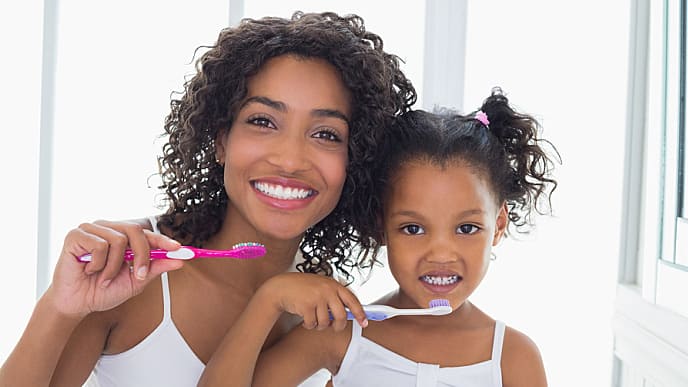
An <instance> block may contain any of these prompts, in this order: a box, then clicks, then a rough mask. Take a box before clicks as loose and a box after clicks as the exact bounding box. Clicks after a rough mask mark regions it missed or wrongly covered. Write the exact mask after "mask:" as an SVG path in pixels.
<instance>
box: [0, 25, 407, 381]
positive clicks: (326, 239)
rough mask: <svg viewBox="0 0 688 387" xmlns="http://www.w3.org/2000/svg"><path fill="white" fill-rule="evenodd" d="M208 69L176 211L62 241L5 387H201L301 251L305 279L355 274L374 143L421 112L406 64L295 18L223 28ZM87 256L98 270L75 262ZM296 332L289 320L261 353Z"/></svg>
mask: <svg viewBox="0 0 688 387" xmlns="http://www.w3.org/2000/svg"><path fill="white" fill-rule="evenodd" d="M197 68H198V73H197V74H196V75H195V76H194V77H193V79H191V80H190V81H188V82H187V83H186V84H185V90H184V93H183V94H182V96H181V98H180V99H178V100H173V101H172V103H171V113H170V114H169V116H168V117H167V120H166V124H165V129H166V131H167V134H168V135H169V141H168V142H167V144H165V146H164V148H163V156H162V157H161V158H160V161H161V168H162V170H161V175H162V179H163V186H162V187H161V188H163V189H164V192H165V193H166V196H167V200H168V204H169V208H168V210H167V212H166V213H165V214H164V215H162V216H161V217H160V218H157V219H155V218H154V219H151V220H150V221H148V220H141V221H135V222H105V221H100V222H95V223H92V224H83V225H81V226H79V227H78V228H76V229H74V230H72V231H71V232H70V233H69V234H68V235H67V237H66V239H65V242H64V248H63V251H62V254H61V256H60V258H59V261H58V264H57V266H56V268H55V273H54V277H53V282H52V284H51V286H50V288H49V289H48V290H47V291H46V292H45V294H44V295H43V296H42V297H41V299H40V300H39V301H38V303H37V305H36V308H35V310H34V313H33V315H32V317H31V320H30V321H29V324H28V326H27V328H26V330H25V332H24V334H23V336H22V338H21V339H20V341H19V343H18V344H17V346H16V348H15V349H14V351H13V352H12V354H11V355H10V356H9V358H8V359H7V360H6V362H5V364H4V365H3V367H2V369H1V370H0V385H1V386H24V385H30V386H43V385H48V384H50V385H59V386H77V385H81V384H82V383H83V382H84V380H86V378H87V377H88V376H89V374H90V373H91V371H92V370H94V368H95V372H94V375H95V377H96V379H97V380H98V382H99V384H100V386H101V387H105V386H192V385H196V383H197V381H198V379H199V377H200V375H201V372H202V370H203V368H204V366H205V363H206V362H207V361H208V360H209V359H210V357H211V355H212V354H213V352H214V351H215V349H216V347H217V345H218V344H219V343H220V342H221V340H222V337H223V336H224V334H225V333H226V331H227V330H228V328H229V327H231V326H232V324H233V323H234V321H235V320H236V318H237V317H238V316H239V315H240V313H241V311H242V310H243V308H244V307H245V306H246V304H247V303H248V301H249V299H250V297H251V295H252V294H253V293H255V291H256V289H257V288H258V287H259V286H260V285H261V284H262V283H263V282H264V281H265V280H266V279H268V278H270V277H272V276H274V275H276V274H278V273H283V272H286V271H290V270H292V266H293V265H294V264H295V255H296V254H297V251H298V250H299V247H300V250H301V253H302V255H303V261H301V262H298V263H299V268H300V269H301V270H302V271H306V272H319V273H325V274H330V273H332V271H333V270H334V269H338V271H339V272H342V270H345V269H346V267H348V265H349V262H348V261H347V260H348V259H347V257H348V255H349V249H350V247H351V245H352V241H353V240H355V238H356V235H357V233H359V232H361V233H366V232H367V231H366V230H365V227H368V226H367V224H366V223H365V222H360V221H359V219H360V218H362V217H364V216H365V209H366V208H367V206H368V203H367V202H368V198H369V197H370V196H371V195H372V193H373V192H374V191H373V187H374V184H372V176H371V174H370V171H371V170H372V169H373V166H374V165H376V164H375V163H376V159H375V155H376V154H377V153H378V152H377V143H378V142H379V140H380V139H381V138H383V137H385V136H387V135H388V130H389V127H390V124H391V119H392V118H393V117H394V116H395V114H397V113H399V112H403V111H405V110H407V109H408V108H409V106H410V105H411V104H412V103H413V102H414V101H415V91H414V90H413V87H412V86H411V84H410V82H409V81H408V80H407V79H406V77H405V76H404V74H403V73H402V72H401V71H400V70H399V63H398V59H397V58H396V57H395V56H393V55H391V54H388V53H386V52H385V51H383V50H382V40H381V39H380V38H379V37H378V36H377V35H375V34H373V33H370V32H368V31H366V30H365V28H364V24H363V21H362V20H361V19H360V18H359V17H357V16H347V17H340V16H338V15H336V14H333V13H323V14H301V13H296V14H295V15H294V16H293V18H292V19H281V18H264V19H260V20H249V19H247V20H244V21H242V22H241V24H240V25H239V26H238V27H236V28H228V29H225V30H223V31H222V32H221V33H220V35H219V38H218V40H217V42H216V44H215V45H213V46H212V47H210V49H209V51H207V52H206V53H205V54H204V55H203V56H202V57H201V58H200V59H199V61H198V64H197ZM151 230H152V231H151ZM158 230H159V231H158ZM173 239H174V240H173ZM247 241H251V242H260V243H262V244H264V245H265V246H266V248H267V251H268V253H267V255H265V256H264V257H262V258H259V259H255V260H247V261H241V260H228V259H217V260H208V259H204V260H193V261H189V262H185V263H184V264H182V263H181V262H179V261H165V260H156V261H154V262H152V263H149V259H148V257H149V249H150V248H163V249H168V250H171V249H176V248H178V247H179V243H180V242H181V243H182V244H185V245H194V246H198V247H204V248H210V249H229V248H230V247H231V246H232V245H234V244H236V243H239V242H247ZM127 247H130V248H131V249H132V250H133V251H134V252H135V258H134V261H133V263H132V264H131V266H130V265H129V263H128V262H124V261H123V252H124V249H125V248H127ZM85 253H91V254H92V256H93V261H92V262H91V263H88V264H83V263H80V262H77V260H76V257H77V256H80V255H82V254H85ZM175 269H176V270H175ZM170 270H175V271H172V272H170V273H169V274H164V275H162V276H160V273H162V272H167V271H170ZM148 284H150V285H151V286H147V285H148ZM297 323H298V321H295V320H293V319H289V318H284V319H281V320H280V321H278V322H277V324H275V327H274V329H272V332H271V334H270V336H269V338H268V339H267V340H266V342H267V344H266V345H270V344H271V343H272V342H273V341H274V340H275V339H277V338H279V337H280V336H281V335H283V334H284V333H285V332H287V331H288V330H289V329H291V328H292V327H293V326H294V325H295V324H297ZM323 383H324V382H323ZM321 385H322V384H321Z"/></svg>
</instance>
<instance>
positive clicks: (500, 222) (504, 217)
mask: <svg viewBox="0 0 688 387" xmlns="http://www.w3.org/2000/svg"><path fill="white" fill-rule="evenodd" d="M508 225H509V209H508V208H507V206H506V202H504V203H502V206H501V208H500V209H499V213H498V214H497V221H496V223H495V232H494V238H493V239H492V246H496V245H497V244H498V243H499V241H500V240H502V237H503V236H504V233H505V232H506V226H508Z"/></svg>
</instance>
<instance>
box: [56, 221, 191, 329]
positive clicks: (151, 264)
mask: <svg viewBox="0 0 688 387" xmlns="http://www.w3.org/2000/svg"><path fill="white" fill-rule="evenodd" d="M179 246H180V244H179V242H177V241H174V240H172V239H170V238H168V237H166V236H165V235H162V234H156V233H153V232H151V231H149V230H145V229H144V228H143V227H141V226H140V225H138V224H135V223H129V222H107V221H97V222H94V223H84V224H82V225H80V226H79V227H78V228H75V229H73V230H71V231H70V232H69V233H68V234H67V237H66V238H65V241H64V246H63V248H62V253H61V254H60V258H59V260H58V262H57V266H56V267H55V273H54V275H53V282H52V284H51V285H50V288H49V289H48V291H47V292H46V295H47V296H48V297H49V298H50V300H51V302H52V303H53V306H54V307H55V308H56V309H57V311H58V312H60V313H63V314H65V315H69V316H75V317H80V318H83V317H84V316H86V315H87V314H89V313H91V312H96V311H104V310H108V309H112V308H114V307H116V306H117V305H119V304H121V303H123V302H124V301H126V300H128V299H130V298H131V297H133V296H135V295H137V294H139V293H141V292H142V291H143V289H144V287H145V286H146V285H147V284H148V283H149V282H150V281H151V280H152V279H153V278H155V277H156V276H158V275H160V274H161V273H163V272H166V271H170V270H175V269H178V268H180V267H181V266H182V265H183V262H181V261H177V260H167V259H160V260H153V261H151V260H150V259H149V252H150V249H152V248H161V249H165V250H175V249H178V248H179ZM127 248H131V249H132V250H133V251H134V255H135V258H134V261H132V262H131V264H132V266H131V267H130V263H129V262H126V261H124V250H125V249H127ZM88 253H90V254H91V255H92V260H91V262H88V263H83V262H79V261H78V260H77V257H79V256H81V255H83V254H88Z"/></svg>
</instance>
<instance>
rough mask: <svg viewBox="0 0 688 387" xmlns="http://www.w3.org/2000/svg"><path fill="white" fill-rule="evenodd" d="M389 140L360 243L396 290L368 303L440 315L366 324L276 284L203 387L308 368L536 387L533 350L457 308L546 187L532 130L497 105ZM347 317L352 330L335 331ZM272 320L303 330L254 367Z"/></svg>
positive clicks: (337, 379)
mask: <svg viewBox="0 0 688 387" xmlns="http://www.w3.org/2000/svg"><path fill="white" fill-rule="evenodd" d="M395 126H396V130H395V136H394V137H393V138H391V139H390V141H389V144H388V145H389V148H388V150H387V155H388V158H387V162H386V163H385V164H384V165H383V166H382V168H381V171H382V177H383V179H384V181H385V183H383V189H381V190H380V194H379V195H380V197H381V199H383V200H382V201H376V203H378V204H380V203H382V204H380V205H376V206H375V207H374V208H373V214H378V219H379V220H380V221H381V227H380V228H379V230H380V232H379V233H378V234H371V235H362V236H361V237H362V238H366V237H371V238H373V239H374V240H376V241H377V242H378V245H386V247H387V253H388V260H389V267H390V270H391V271H392V274H393V275H394V278H395V279H396V281H397V282H398V284H399V288H398V289H397V290H396V291H394V292H392V293H390V294H388V295H387V296H385V297H384V298H382V299H381V300H379V302H378V303H380V304H385V305H389V306H392V307H396V308H427V307H428V305H429V303H430V302H431V301H432V300H436V299H443V300H447V301H448V302H449V304H450V305H451V307H452V310H453V311H452V312H451V314H448V315H444V316H403V317H394V318H391V319H388V320H385V321H380V322H374V321H370V322H369V321H368V320H366V317H365V314H364V313H363V310H362V307H361V305H360V304H359V302H358V301H357V299H356V297H355V296H354V295H353V294H352V293H351V292H350V291H348V290H347V289H346V288H345V287H343V286H341V285H339V284H338V283H336V282H335V281H333V280H331V279H328V278H319V277H317V276H313V275H309V274H298V273H291V274H282V275H278V276H275V277H273V278H271V279H270V280H268V281H267V282H266V283H265V284H264V285H263V286H262V287H261V288H260V289H259V290H258V292H257V293H256V294H255V296H254V297H253V298H252V300H251V302H250V303H249V305H248V306H247V307H246V309H245V310H244V313H243V314H242V316H241V317H240V319H239V320H238V321H237V322H236V323H235V324H234V326H233V327H232V329H231V330H230V332H229V333H228V334H227V336H226V337H225V340H224V341H223V344H221V346H220V348H219V349H218V352H216V354H215V356H214V357H213V359H212V361H211V362H210V363H209V364H208V367H207V368H206V370H205V372H204V375H203V377H202V378H201V383H200V385H201V386H212V385H218V386H219V385H226V384H227V383H226V381H228V380H230V381H237V382H236V383H234V382H233V383H231V385H247V386H248V385H252V386H268V385H275V382H276V381H279V382H278V384H279V385H280V386H289V385H296V384H298V383H299V382H300V381H301V380H303V379H304V378H306V377H307V376H308V375H310V374H311V373H313V372H314V371H316V370H318V369H320V368H327V369H328V370H329V371H330V372H331V373H332V374H333V375H334V376H333V379H332V382H333V385H334V386H335V387H341V386H412V385H413V386H468V387H472V386H505V387H518V386H523V387H538V386H545V385H546V380H545V372H544V369H543V364H542V361H541V358H540V355H539V351H538V349H537V347H536V346H535V344H534V343H533V342H532V341H531V340H530V339H529V338H528V337H527V336H526V335H524V334H523V333H520V332H518V331H516V330H515V329H513V328H510V327H505V325H504V323H502V322H500V321H496V320H494V319H493V318H491V317H490V316H488V315H486V314H485V313H483V312H482V311H481V310H480V309H478V307H477V306H475V305H473V304H472V303H471V302H470V301H469V300H468V299H469V296H470V295H471V294H472V293H473V291H474V290H475V289H476V288H477V287H478V285H479V284H480V282H481V281H482V279H483V277H484V276H485V274H486V272H487V268H488V266H489V263H490V256H491V248H492V246H494V245H496V244H497V243H499V241H500V239H501V238H502V237H503V236H504V234H505V233H506V232H507V227H508V225H509V224H511V226H513V228H512V229H513V230H516V231H518V230H519V228H520V226H526V225H527V224H528V223H529V221H530V215H531V213H532V212H533V211H534V210H538V209H539V207H538V203H542V201H541V199H549V196H550V195H551V189H553V188H554V187H556V182H555V181H554V180H552V179H551V178H549V177H548V175H549V172H550V169H551V168H550V167H551V165H552V161H551V159H550V158H548V156H547V154H546V153H545V151H544V149H543V148H541V144H544V143H543V140H540V139H538V137H537V123H536V121H535V120H534V119H533V118H532V117H529V116H527V115H522V114H519V113H517V112H515V111H514V110H512V108H511V107H510V106H509V104H508V101H507V98H506V97H505V96H503V95H502V94H501V93H500V92H498V91H495V92H494V93H493V94H492V95H491V96H490V97H489V98H487V100H486V101H485V102H484V104H483V106H482V107H481V110H480V111H478V112H477V113H474V114H470V115H468V116H460V115H457V114H453V113H450V112H444V113H442V114H440V115H434V114H430V113H425V112H422V111H414V112H410V113H407V114H405V115H404V116H402V117H401V118H399V119H398V120H397V122H396V124H395ZM548 203H549V202H548V200H545V201H544V203H542V204H546V205H548ZM547 208H548V207H547ZM373 218H374V216H373ZM345 306H346V307H348V308H350V310H351V312H352V313H353V314H354V316H355V317H356V319H357V320H358V322H357V323H348V322H346V311H345V309H344V307H345ZM283 312H289V313H292V314H297V315H300V316H302V317H303V328H296V329H295V330H294V331H292V332H291V333H289V334H288V335H287V336H286V337H284V338H283V339H282V340H281V341H280V342H278V343H277V344H275V345H274V346H273V347H271V348H270V349H268V350H267V351H265V352H264V353H263V354H261V355H260V358H259V359H258V354H259V350H260V348H261V346H262V345H263V341H264V340H265V338H266V335H267V333H268V332H269V331H270V329H271V327H272V324H273V323H274V322H275V321H276V320H277V318H278V317H279V316H280V315H281V314H282V313H283ZM330 314H331V315H332V316H333V321H332V322H330ZM330 325H331V326H332V327H333V329H327V328H328V327H329V326H330ZM362 327H363V328H365V329H362ZM312 328H316V330H309V329H312ZM344 328H346V329H344ZM256 359H258V361H257V364H255V369H254V363H255V362H256Z"/></svg>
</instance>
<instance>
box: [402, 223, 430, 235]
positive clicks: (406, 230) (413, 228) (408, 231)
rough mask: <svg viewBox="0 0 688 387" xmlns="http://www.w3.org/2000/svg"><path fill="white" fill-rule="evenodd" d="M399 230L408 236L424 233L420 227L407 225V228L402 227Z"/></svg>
mask: <svg viewBox="0 0 688 387" xmlns="http://www.w3.org/2000/svg"><path fill="white" fill-rule="evenodd" d="M401 230H402V231H403V232H404V234H408V235H418V234H423V233H425V230H423V227H421V226H419V225H417V224H409V225H408V226H404V227H402V228H401Z"/></svg>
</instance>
